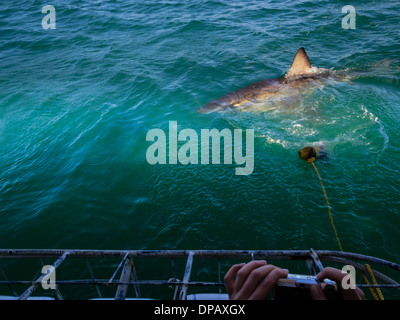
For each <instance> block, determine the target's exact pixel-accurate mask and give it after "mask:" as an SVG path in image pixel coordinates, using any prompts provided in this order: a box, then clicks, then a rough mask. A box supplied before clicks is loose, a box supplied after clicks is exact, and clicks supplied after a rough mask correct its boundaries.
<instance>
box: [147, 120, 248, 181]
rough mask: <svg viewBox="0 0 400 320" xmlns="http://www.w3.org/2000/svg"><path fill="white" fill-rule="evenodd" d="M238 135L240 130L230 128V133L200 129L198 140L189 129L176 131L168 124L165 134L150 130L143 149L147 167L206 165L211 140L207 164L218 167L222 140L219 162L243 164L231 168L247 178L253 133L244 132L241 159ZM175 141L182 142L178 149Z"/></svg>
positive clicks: (195, 133) (240, 144) (174, 126)
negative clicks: (160, 165)
mask: <svg viewBox="0 0 400 320" xmlns="http://www.w3.org/2000/svg"><path fill="white" fill-rule="evenodd" d="M242 135H243V130H242V129H234V130H233V134H232V131H231V130H229V129H223V130H221V131H219V130H217V129H211V130H210V129H201V133H200V137H199V136H198V134H197V132H196V131H195V130H193V129H183V130H181V131H180V132H178V123H177V122H176V121H169V128H168V134H166V133H165V132H164V130H162V129H151V130H150V131H149V132H147V135H146V140H147V141H153V142H154V143H153V144H152V145H150V146H149V147H148V149H147V152H146V160H147V162H148V163H149V164H151V165H154V164H167V163H168V164H177V163H178V162H179V163H181V164H189V163H190V164H210V140H211V152H212V155H211V164H221V139H222V138H223V147H224V148H223V153H224V156H223V163H224V164H232V163H233V161H234V162H235V163H236V164H237V165H244V166H243V167H239V168H235V174H236V175H249V174H251V173H252V172H253V170H254V130H253V129H246V130H245V138H246V148H245V156H243V141H242V140H243V137H242ZM167 137H168V139H167ZM167 140H168V146H167ZM178 142H186V143H184V144H183V145H181V146H180V147H179V149H178ZM199 144H200V146H199ZM167 155H168V157H167ZM167 158H168V159H167ZM167 160H168V161H167Z"/></svg>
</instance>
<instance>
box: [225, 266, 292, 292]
mask: <svg viewBox="0 0 400 320" xmlns="http://www.w3.org/2000/svg"><path fill="white" fill-rule="evenodd" d="M287 275H288V270H286V269H280V268H278V267H276V266H273V265H272V264H267V262H266V261H264V260H253V261H251V262H249V263H247V264H245V263H241V264H235V265H233V266H232V267H231V268H230V269H229V271H228V272H227V273H226V275H225V278H224V281H225V287H226V291H227V292H228V295H229V299H230V300H265V299H266V298H267V297H268V294H269V292H270V291H271V289H272V288H273V287H274V286H275V285H276V283H277V282H278V280H279V279H280V278H284V277H287ZM235 276H236V279H235Z"/></svg>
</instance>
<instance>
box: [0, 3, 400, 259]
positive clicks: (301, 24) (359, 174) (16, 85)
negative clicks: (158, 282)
mask: <svg viewBox="0 0 400 320" xmlns="http://www.w3.org/2000/svg"><path fill="white" fill-rule="evenodd" d="M46 4H50V3H44V2H41V1H27V2H20V1H17V2H7V3H6V2H3V3H2V4H1V6H0V167H1V170H0V247H1V248H63V249H64V248H67V249H69V248H76V249H86V248H87V249H265V250H267V249H309V248H310V247H312V248H314V249H326V250H337V249H338V247H337V243H336V239H335V237H334V234H333V231H332V227H331V225H330V222H329V217H328V210H327V206H326V204H325V200H324V197H323V193H322V190H321V187H320V184H319V181H318V178H317V176H316V174H315V172H314V170H313V168H312V166H311V165H309V164H307V163H306V162H304V161H302V160H300V159H299V158H298V155H297V152H298V150H299V149H301V148H302V147H304V146H307V145H319V144H323V145H324V146H325V148H326V149H327V151H328V153H329V158H328V159H327V160H324V161H319V162H317V167H318V170H319V172H320V174H321V177H322V179H323V182H324V186H325V188H326V191H327V195H328V198H329V202H330V204H331V207H332V214H333V218H334V221H335V225H336V228H337V230H338V234H339V237H340V239H341V242H342V245H343V249H344V250H345V251H350V252H357V253H362V254H367V255H373V256H378V257H381V258H384V259H388V260H391V261H395V262H399V261H400V247H399V240H400V238H399V232H398V230H399V226H400V197H399V191H400V131H399V128H400V126H399V124H400V91H399V88H400V58H399V57H400V33H399V25H400V24H399V22H400V5H399V3H398V2H397V1H388V0H386V1H376V2H373V1H353V2H352V3H351V5H353V6H354V7H355V9H356V28H355V29H343V28H342V18H343V17H344V16H345V15H346V14H344V13H342V8H343V6H345V5H346V4H349V3H348V2H347V1H318V2H312V1H300V0H297V1H291V2H288V3H284V2H282V1H266V0H265V1H232V0H229V1H227V0H214V1H201V0H194V1H173V0H170V1H152V0H149V1H92V0H91V1H85V2H81V1H56V2H54V3H51V4H52V5H54V7H55V10H56V29H46V30H45V29H43V28H42V19H43V17H45V14H43V13H42V12H41V9H42V7H43V6H44V5H46ZM300 47H304V48H305V49H306V51H307V53H308V55H309V58H310V60H311V63H312V65H313V66H316V67H318V68H326V69H331V71H332V72H337V73H338V74H341V75H345V77H344V78H345V79H344V80H345V81H333V80H329V81H327V82H323V83H321V84H318V85H317V86H315V87H314V88H313V89H307V90H305V91H304V92H302V93H303V95H302V97H301V98H300V99H294V100H291V103H289V105H288V104H287V103H282V106H281V107H279V103H278V107H276V105H275V107H271V106H269V107H268V103H267V107H266V108H255V109H253V110H252V109H251V108H249V109H248V110H246V111H243V112H238V111H235V110H232V111H226V112H224V113H210V114H201V113H199V112H197V109H198V108H200V107H201V106H203V105H204V104H206V103H207V102H209V101H211V100H213V99H216V98H218V97H219V96H221V95H223V94H225V93H228V92H230V91H233V90H236V89H238V88H240V87H243V86H245V85H248V84H250V83H252V82H255V81H258V80H262V79H267V78H277V77H280V76H282V75H283V74H284V73H285V72H286V71H287V69H288V68H289V66H290V64H291V62H292V60H293V57H294V55H295V53H296V51H297V50H298V49H299V48H300ZM354 74H356V76H351V75H354ZM169 121H176V122H177V124H178V130H181V129H186V128H191V129H194V130H195V131H196V132H198V133H199V134H200V131H201V129H212V128H216V129H218V130H222V129H225V128H227V129H229V130H232V132H233V130H234V129H243V130H245V129H253V130H254V133H255V139H254V150H255V152H254V171H253V172H252V173H251V174H250V175H247V176H246V175H242V176H240V175H235V168H237V167H238V165H236V164H220V165H215V164H214V165H212V164H210V165H201V164H199V165H195V164H189V165H183V164H179V163H178V164H176V165H173V164H165V165H160V164H158V165H150V164H149V163H148V162H147V160H146V151H147V149H148V147H149V146H150V145H151V144H152V142H149V141H146V134H147V132H148V131H149V130H151V129H153V128H160V129H162V130H164V131H165V132H168V125H169Z"/></svg>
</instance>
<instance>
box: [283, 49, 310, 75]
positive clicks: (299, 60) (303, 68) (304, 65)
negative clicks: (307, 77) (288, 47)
mask: <svg viewBox="0 0 400 320" xmlns="http://www.w3.org/2000/svg"><path fill="white" fill-rule="evenodd" d="M310 68H311V63H310V59H308V56H307V53H306V50H304V48H300V49H299V50H298V51H297V53H296V55H295V57H294V59H293V62H292V65H291V66H290V69H289V71H288V72H287V75H289V76H295V75H300V74H304V73H307V71H308V70H309V69H310Z"/></svg>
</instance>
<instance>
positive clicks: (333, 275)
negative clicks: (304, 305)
mask: <svg viewBox="0 0 400 320" xmlns="http://www.w3.org/2000/svg"><path fill="white" fill-rule="evenodd" d="M345 276H347V273H343V272H342V271H341V270H338V269H334V268H330V267H327V268H325V269H324V270H322V271H321V272H320V273H319V274H318V275H317V279H318V281H323V280H324V279H330V280H332V281H335V282H336V284H337V285H338V288H339V290H340V293H341V295H342V298H343V300H364V299H365V295H364V292H362V290H361V289H360V288H358V287H356V288H355V289H350V288H348V289H344V288H343V287H342V280H343V278H344V277H345ZM310 294H311V298H312V299H313V300H326V297H325V294H324V292H323V291H322V289H321V287H319V286H312V287H311V289H310Z"/></svg>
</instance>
